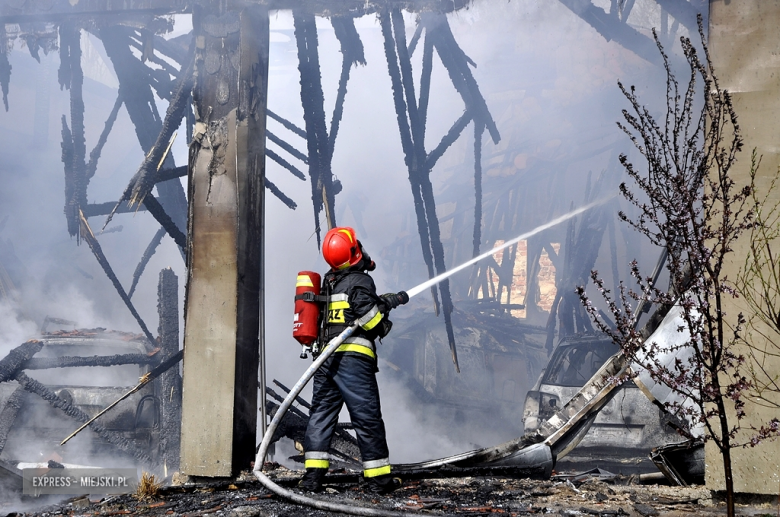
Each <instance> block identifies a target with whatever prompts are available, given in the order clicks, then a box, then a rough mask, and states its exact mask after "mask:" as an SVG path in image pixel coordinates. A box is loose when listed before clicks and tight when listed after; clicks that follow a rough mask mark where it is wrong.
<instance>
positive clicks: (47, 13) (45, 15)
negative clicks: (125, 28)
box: [0, 0, 192, 23]
mask: <svg viewBox="0 0 780 517" xmlns="http://www.w3.org/2000/svg"><path fill="white" fill-rule="evenodd" d="M191 4H192V2H191V1H189V0H126V1H125V0H123V1H122V2H113V1H109V0H80V1H78V2H70V1H69V0H53V1H51V2H46V3H41V2H2V3H0V18H2V23H25V22H27V23H29V22H43V21H61V20H62V19H66V20H67V19H75V18H81V19H83V18H86V17H96V16H114V17H115V16H116V15H117V14H124V15H133V14H145V15H164V14H174V13H185V12H188V10H189V9H190V7H191Z"/></svg>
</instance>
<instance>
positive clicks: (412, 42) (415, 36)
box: [407, 23, 423, 57]
mask: <svg viewBox="0 0 780 517" xmlns="http://www.w3.org/2000/svg"><path fill="white" fill-rule="evenodd" d="M422 29H423V26H422V23H418V24H417V27H415V28H414V34H412V39H411V40H409V46H408V47H407V53H408V54H409V56H410V57H411V56H413V55H414V51H415V49H417V43H418V42H419V41H420V36H421V35H422Z"/></svg>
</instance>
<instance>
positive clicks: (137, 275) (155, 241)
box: [127, 227, 167, 298]
mask: <svg viewBox="0 0 780 517" xmlns="http://www.w3.org/2000/svg"><path fill="white" fill-rule="evenodd" d="M166 233H167V232H166V230H165V228H162V227H161V228H160V229H159V230H157V232H156V233H155V234H154V237H152V240H151V241H150V242H149V245H148V246H146V249H145V250H144V253H143V255H141V260H140V261H139V262H138V265H137V266H135V271H133V283H132V285H130V289H128V291H127V297H128V298H132V297H133V293H134V292H135V288H136V286H137V285H138V280H140V279H141V275H142V274H143V273H144V269H146V265H147V264H148V263H149V261H150V260H151V259H152V257H153V256H154V252H155V251H157V246H159V245H160V243H161V242H162V238H163V237H164V236H165V234H166Z"/></svg>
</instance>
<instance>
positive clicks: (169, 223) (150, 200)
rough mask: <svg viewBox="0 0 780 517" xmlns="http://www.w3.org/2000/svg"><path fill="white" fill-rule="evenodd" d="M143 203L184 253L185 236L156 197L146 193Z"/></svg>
mask: <svg viewBox="0 0 780 517" xmlns="http://www.w3.org/2000/svg"><path fill="white" fill-rule="evenodd" d="M143 204H144V206H145V207H146V209H147V210H149V213H150V214H152V215H153V216H154V218H155V219H157V222H158V223H160V224H161V225H162V227H163V228H165V231H166V232H168V235H170V236H171V238H172V239H173V241H174V242H175V243H176V244H177V245H178V246H179V248H180V249H182V250H184V251H185V254H186V250H187V236H186V235H184V233H182V231H181V230H179V228H178V227H177V226H176V223H174V222H173V219H171V217H170V216H169V215H168V214H167V213H166V212H165V209H164V208H163V206H162V205H161V204H160V202H159V201H157V199H156V198H155V197H154V196H153V195H152V194H147V195H146V197H145V198H144V200H143Z"/></svg>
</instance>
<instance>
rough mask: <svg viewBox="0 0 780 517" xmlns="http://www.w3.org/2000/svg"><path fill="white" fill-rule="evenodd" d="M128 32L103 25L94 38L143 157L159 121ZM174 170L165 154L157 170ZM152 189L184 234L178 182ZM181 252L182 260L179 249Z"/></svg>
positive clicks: (184, 204) (184, 211)
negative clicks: (110, 66) (102, 50)
mask: <svg viewBox="0 0 780 517" xmlns="http://www.w3.org/2000/svg"><path fill="white" fill-rule="evenodd" d="M128 31H129V29H128V28H127V27H123V26H116V25H107V26H105V27H103V28H101V29H100V31H99V33H98V34H99V37H100V39H101V40H102V41H103V46H104V47H105V49H106V54H107V55H108V57H109V59H110V60H111V62H112V64H113V66H114V71H115V72H116V74H117V78H118V79H119V89H120V91H121V92H122V99H123V101H124V104H125V107H126V108H127V113H128V115H129V116H130V121H131V122H132V123H133V126H134V127H135V133H136V137H137V138H138V142H139V143H140V144H141V148H142V149H143V151H144V154H145V155H146V154H147V153H148V152H149V151H150V150H151V149H152V147H153V146H154V145H155V141H156V140H157V138H158V137H159V135H160V132H161V131H162V121H161V120H160V117H159V114H158V113H157V108H156V103H155V100H154V94H153V93H152V88H151V86H150V84H149V82H148V79H147V78H148V70H149V69H148V67H146V66H144V65H143V64H142V63H141V62H140V61H139V60H138V59H136V58H135V56H133V53H132V52H131V50H130V46H129V41H130V37H129V35H128ZM166 145H167V141H166ZM174 167H175V164H174V160H173V157H172V156H171V154H170V153H168V155H167V157H166V159H165V161H164V162H163V164H162V167H161V169H172V168H174ZM156 186H157V193H158V195H159V199H160V203H161V204H162V206H163V207H164V209H165V212H166V213H168V214H169V215H170V216H171V219H173V221H174V222H175V224H176V227H177V228H178V229H179V230H180V231H182V232H184V231H186V228H187V198H186V197H185V195H184V189H183V188H182V185H181V182H180V181H179V180H178V179H171V180H167V181H160V182H159V183H157V185H156ZM181 252H182V256H184V249H183V248H182V249H181Z"/></svg>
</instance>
